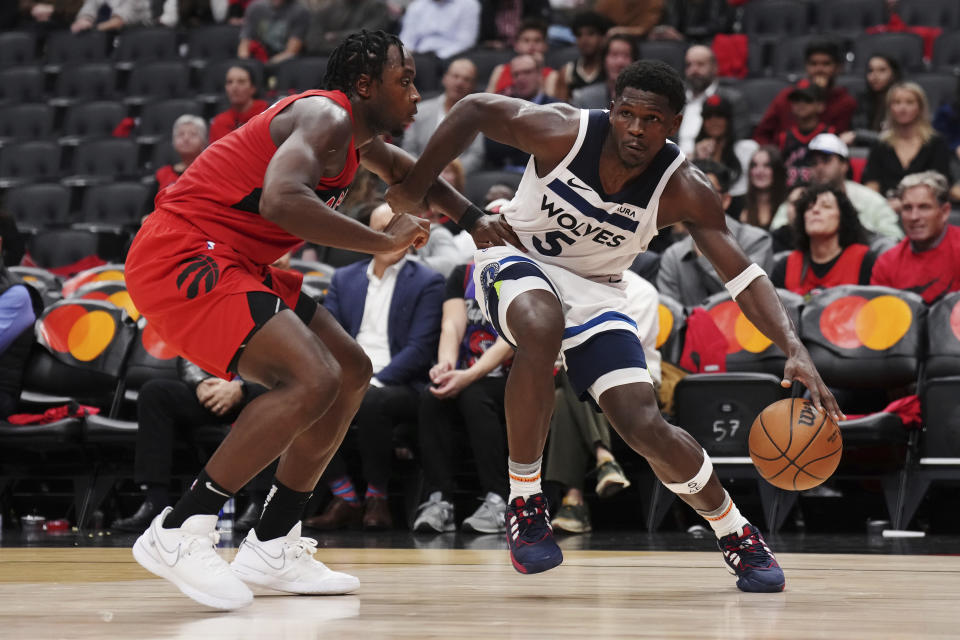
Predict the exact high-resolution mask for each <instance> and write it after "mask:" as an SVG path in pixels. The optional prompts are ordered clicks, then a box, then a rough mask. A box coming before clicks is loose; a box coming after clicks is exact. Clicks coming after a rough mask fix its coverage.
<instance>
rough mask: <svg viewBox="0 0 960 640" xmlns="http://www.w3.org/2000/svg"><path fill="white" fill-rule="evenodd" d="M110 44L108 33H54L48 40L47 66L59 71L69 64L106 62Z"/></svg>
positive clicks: (93, 31) (90, 31)
mask: <svg viewBox="0 0 960 640" xmlns="http://www.w3.org/2000/svg"><path fill="white" fill-rule="evenodd" d="M110 42H111V39H110V37H108V34H107V33H106V32H104V31H96V30H94V29H91V30H89V31H84V32H81V33H77V34H74V33H70V31H69V30H63V31H54V32H53V33H51V34H50V38H49V39H48V40H47V55H46V62H47V65H48V66H49V67H52V68H54V69H58V68H59V67H61V66H62V65H67V64H83V63H86V62H98V61H101V60H106V59H107V47H108V46H109V45H110Z"/></svg>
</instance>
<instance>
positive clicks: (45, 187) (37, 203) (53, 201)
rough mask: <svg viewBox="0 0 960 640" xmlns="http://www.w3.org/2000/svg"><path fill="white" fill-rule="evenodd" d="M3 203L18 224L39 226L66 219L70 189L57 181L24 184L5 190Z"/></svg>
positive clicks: (68, 209) (57, 222)
mask: <svg viewBox="0 0 960 640" xmlns="http://www.w3.org/2000/svg"><path fill="white" fill-rule="evenodd" d="M3 204H4V209H6V211H7V212H9V213H10V214H11V215H13V217H14V219H15V220H16V221H17V224H18V225H19V224H26V225H28V226H33V227H37V228H41V227H45V226H49V225H53V224H59V223H64V222H66V221H67V219H68V217H69V215H70V190H69V189H67V188H66V187H64V186H62V185H60V184H57V183H48V182H41V183H36V184H25V185H21V186H19V187H14V188H13V189H10V190H9V191H7V193H6V194H4V200H3Z"/></svg>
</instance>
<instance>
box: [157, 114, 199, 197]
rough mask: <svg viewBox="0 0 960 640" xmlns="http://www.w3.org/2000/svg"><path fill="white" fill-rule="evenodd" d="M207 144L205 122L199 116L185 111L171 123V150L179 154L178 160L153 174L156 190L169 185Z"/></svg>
mask: <svg viewBox="0 0 960 640" xmlns="http://www.w3.org/2000/svg"><path fill="white" fill-rule="evenodd" d="M206 146H207V123H206V122H204V121H203V118H200V117H199V116H194V115H190V114H189V113H185V114H183V115H182V116H180V117H179V118H177V119H176V121H175V122H174V123H173V150H174V151H176V152H177V155H179V156H180V162H175V163H173V164H167V165H164V166H162V167H160V168H159V169H157V170H156V172H155V173H154V174H153V177H154V178H155V179H156V181H157V191H158V192H159V191H161V190H162V189H164V188H165V187H168V186H170V185H171V184H173V183H174V182H176V181H177V179H178V178H179V177H180V176H182V175H183V172H184V171H186V170H187V167H189V166H190V165H191V164H193V161H194V160H196V159H197V156H199V155H200V153H201V152H202V151H203V150H204V148H206Z"/></svg>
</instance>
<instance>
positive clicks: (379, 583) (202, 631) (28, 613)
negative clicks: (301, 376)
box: [0, 548, 960, 640]
mask: <svg viewBox="0 0 960 640" xmlns="http://www.w3.org/2000/svg"><path fill="white" fill-rule="evenodd" d="M224 554H225V556H227V557H230V556H232V555H233V552H232V551H225V552H224ZM319 557H320V558H322V559H325V560H327V561H329V562H330V564H331V565H333V566H334V567H335V568H337V569H343V570H347V571H350V572H352V573H354V574H355V575H357V576H358V577H359V578H360V580H361V582H362V587H361V590H360V592H359V593H358V594H357V595H353V596H338V597H302V596H288V595H263V596H259V597H257V598H256V600H255V601H254V603H253V605H252V606H250V607H248V608H246V609H243V610H240V611H237V612H232V613H218V612H214V611H212V610H210V609H207V608H205V607H203V606H201V605H198V604H196V603H194V602H193V601H192V600H189V599H187V598H186V597H185V596H182V595H180V593H179V591H177V590H176V589H175V588H174V587H172V586H171V585H169V584H167V583H166V582H164V581H162V580H160V579H156V578H153V577H152V576H151V575H150V574H148V573H147V572H146V571H144V570H143V569H141V568H140V567H139V565H137V564H136V563H135V562H134V561H133V558H132V557H131V555H130V551H129V550H128V549H125V548H81V549H64V548H42V549H38V548H17V549H0V637H3V638H18V639H19V638H44V639H46V638H98V639H108V638H136V639H137V640H146V639H148V638H198V639H204V640H207V639H218V638H229V639H231V640H243V639H247V638H250V639H253V638H257V639H260V638H270V639H274V638H278V639H286V638H336V639H338V640H339V639H344V640H347V639H351V638H362V639H363V640H374V639H378V638H445V639H454V638H517V639H523V640H527V639H530V638H536V639H538V640H540V639H548V638H591V639H596V638H664V639H667V638H671V639H672V638H691V639H697V640H699V639H707V638H711V639H712V638H736V639H741V638H745V639H750V640H778V639H783V640H788V639H790V640H792V639H796V640H808V639H810V638H831V639H833V638H844V639H858V638H863V639H870V640H877V639H888V638H889V639H896V640H904V639H909V640H914V639H920V638H957V637H958V635H960V607H958V605H957V595H958V594H960V557H954V556H876V555H824V554H790V553H785V554H780V555H779V556H778V558H779V560H780V562H781V564H782V565H783V566H784V568H785V569H786V571H787V590H786V591H785V592H783V593H778V594H745V593H741V592H740V591H738V590H737V589H736V587H735V586H734V583H733V580H732V579H731V577H730V576H729V575H728V574H727V573H726V571H725V570H724V569H723V568H721V567H720V566H719V563H720V557H719V554H718V553H704V552H667V551H646V552H642V551H631V552H625V551H568V552H567V558H566V561H565V563H564V564H563V566H561V567H560V568H558V569H555V570H553V571H549V572H547V573H545V574H541V575H535V576H521V575H519V574H517V573H516V572H515V571H514V570H513V568H512V567H511V566H510V564H509V560H508V558H507V557H506V555H505V552H504V551H500V550H489V551H482V550H481V551H476V550H466V549H447V550H444V549H419V550H417V549H339V550H338V549H322V550H321V551H320V552H319ZM257 593H258V594H259V593H264V594H266V593H267V592H257Z"/></svg>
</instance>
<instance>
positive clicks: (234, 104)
mask: <svg viewBox="0 0 960 640" xmlns="http://www.w3.org/2000/svg"><path fill="white" fill-rule="evenodd" d="M224 90H225V91H226V93H227V100H228V101H229V102H230V108H229V109H227V110H226V111H223V112H221V113H218V114H217V115H216V116H214V118H213V121H212V122H211V123H210V142H216V141H217V140H219V139H220V138H222V137H223V136H225V135H227V134H228V133H230V132H231V131H233V130H235V129H239V128H240V127H241V126H243V125H245V124H247V121H249V120H250V118H252V117H253V116H255V115H257V114H258V113H261V112H262V111H264V110H266V108H267V107H268V106H269V105H268V104H267V103H266V101H265V100H256V99H254V97H255V96H256V95H257V84H256V82H255V81H254V79H253V72H251V71H250V69H249V68H248V67H246V66H244V65H242V64H237V65H234V66H232V67H230V68H229V69H227V79H226V82H225V84H224Z"/></svg>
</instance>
